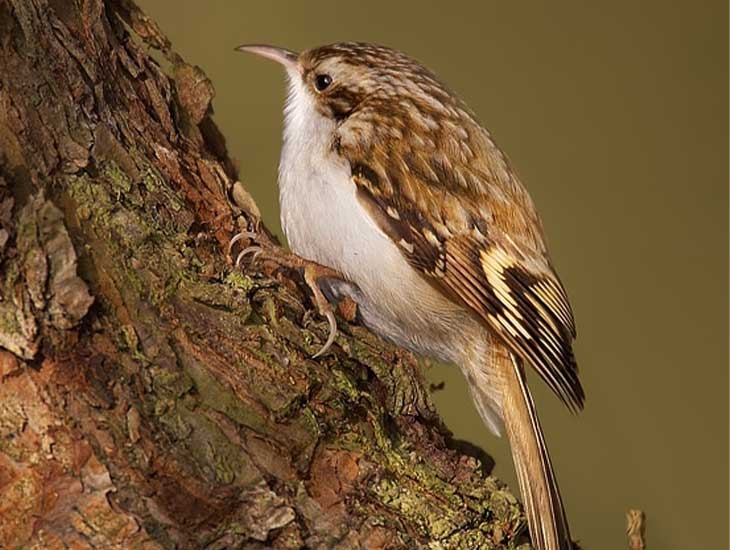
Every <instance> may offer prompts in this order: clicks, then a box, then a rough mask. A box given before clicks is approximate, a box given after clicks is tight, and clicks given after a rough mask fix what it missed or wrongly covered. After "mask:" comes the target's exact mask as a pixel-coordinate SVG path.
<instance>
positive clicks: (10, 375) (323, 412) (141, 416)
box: [0, 0, 525, 549]
mask: <svg viewBox="0 0 730 550" xmlns="http://www.w3.org/2000/svg"><path fill="white" fill-rule="evenodd" d="M152 50H157V51H159V53H160V55H161V58H162V59H164V60H165V62H166V64H167V63H169V67H170V69H169V71H170V73H171V76H168V74H167V73H166V72H165V71H163V70H162V69H161V67H160V66H159V65H158V63H157V62H155V61H154V60H153V59H152V58H151V57H150V51H152ZM212 97H213V86H212V84H211V83H210V81H209V80H208V79H207V78H206V76H205V74H204V73H203V72H202V71H201V70H200V69H199V68H197V67H193V66H190V65H188V64H186V63H185V62H184V61H183V60H182V59H181V58H180V57H179V56H178V55H177V54H175V53H174V52H173V51H172V50H171V46H170V43H169V41H168V40H167V38H165V36H164V35H163V34H162V33H161V32H160V30H159V29H158V28H157V26H156V25H155V24H154V23H153V22H152V21H151V20H150V19H148V18H147V17H146V16H144V15H143V14H142V13H141V12H140V11H139V10H138V9H137V7H136V6H135V5H134V4H133V3H131V2H129V1H127V0H108V1H106V2H102V1H101V0H52V1H51V0H49V1H46V0H0V547H2V548H44V549H45V548H64V547H69V546H70V547H73V548H221V549H222V548H259V547H271V548H282V549H283V548H302V547H308V548H419V547H428V548H513V547H516V546H517V545H518V543H519V542H520V541H521V542H524V535H521V534H520V533H524V531H525V529H524V518H523V517H522V516H521V513H520V508H519V505H518V504H517V501H516V499H515V498H514V497H513V496H512V494H511V493H510V492H509V491H508V490H507V489H506V488H505V487H504V486H503V485H501V484H500V483H499V482H497V481H496V480H495V479H493V478H491V477H489V476H488V475H487V473H485V471H484V468H482V467H481V465H480V463H479V461H478V460H477V459H476V458H474V457H472V456H467V455H464V454H461V453H460V452H458V451H457V450H454V449H452V448H449V436H448V433H447V432H446V430H445V429H444V427H443V425H442V423H441V421H440V420H439V419H438V417H437V415H436V414H435V412H434V409H433V406H432V405H431V403H430V401H429V398H428V396H427V393H426V390H425V384H424V379H423V377H422V375H421V374H420V373H419V370H418V367H417V365H416V363H415V362H414V360H413V359H412V358H411V357H410V356H409V355H408V354H405V353H402V352H400V351H398V350H396V349H393V348H392V347H391V346H389V345H387V344H384V343H383V342H382V341H380V340H379V339H377V338H375V337H374V336H372V335H371V334H369V333H368V332H367V331H366V330H365V329H363V328H362V327H359V326H357V325H350V324H347V323H345V322H343V321H341V322H340V335H339V337H338V339H337V342H336V344H335V346H334V349H333V351H332V352H331V353H329V354H327V355H326V356H325V357H324V358H321V359H319V360H312V359H311V355H312V353H314V352H315V351H316V350H317V349H318V348H319V346H320V345H321V343H322V341H323V339H324V338H325V337H326V330H327V328H326V323H323V322H321V320H320V319H319V318H318V317H317V316H316V315H314V314H313V313H312V312H311V310H310V304H309V302H308V299H307V297H306V296H307V294H306V292H304V291H303V290H302V287H301V281H300V278H299V277H298V275H297V274H296V273H292V272H287V271H283V270H281V269H278V268H277V267H276V266H274V265H268V264H263V265H260V266H255V268H251V269H247V270H245V271H244V272H241V271H238V270H235V269H234V268H232V266H231V263H230V260H229V259H227V258H226V254H225V252H226V246H227V243H228V240H229V239H230V237H231V236H232V235H233V234H234V233H235V232H236V231H237V230H239V229H240V228H244V227H247V226H249V225H250V224H258V223H259V220H258V214H257V209H256V206H255V203H254V202H253V200H252V199H251V198H250V196H249V195H248V193H247V192H246V190H245V187H244V186H243V185H242V184H241V183H240V182H238V180H237V174H236V169H235V167H234V164H233V163H232V162H231V160H230V159H229V157H228V154H227V152H226V149H225V144H224V140H223V138H222V136H221V135H220V133H219V131H218V130H217V128H216V126H215V125H214V123H213V122H212V119H211V108H210V102H211V99H212Z"/></svg>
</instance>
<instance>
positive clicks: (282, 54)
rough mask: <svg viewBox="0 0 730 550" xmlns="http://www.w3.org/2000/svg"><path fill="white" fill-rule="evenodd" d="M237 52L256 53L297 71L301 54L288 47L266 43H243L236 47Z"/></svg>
mask: <svg viewBox="0 0 730 550" xmlns="http://www.w3.org/2000/svg"><path fill="white" fill-rule="evenodd" d="M236 51H237V52H248V53H255V54H256V55H260V56H261V57H265V58H267V59H271V60H272V61H276V62H277V63H281V64H282V65H284V67H285V68H286V70H287V71H297V70H298V63H299V54H298V53H296V52H293V51H291V50H287V49H286V48H276V47H274V46H266V45H264V44H243V45H241V46H238V47H237V48H236Z"/></svg>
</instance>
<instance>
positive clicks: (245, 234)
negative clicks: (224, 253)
mask: <svg viewBox="0 0 730 550" xmlns="http://www.w3.org/2000/svg"><path fill="white" fill-rule="evenodd" d="M256 237H258V235H257V234H256V233H254V232H253V231H241V232H240V233H236V234H235V235H234V236H233V238H232V239H231V242H229V243H228V255H229V256H230V254H231V252H233V245H234V244H236V243H237V242H238V241H240V240H241V239H248V240H249V241H255V240H256Z"/></svg>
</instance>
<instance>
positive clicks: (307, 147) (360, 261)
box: [279, 78, 468, 361]
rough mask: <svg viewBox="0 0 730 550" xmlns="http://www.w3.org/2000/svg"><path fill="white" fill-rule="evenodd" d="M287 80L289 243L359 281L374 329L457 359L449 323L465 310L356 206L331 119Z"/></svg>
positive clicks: (284, 211) (284, 164)
mask: <svg viewBox="0 0 730 550" xmlns="http://www.w3.org/2000/svg"><path fill="white" fill-rule="evenodd" d="M290 81H291V82H290V97H289V101H288V103H287V108H286V112H285V114H286V120H285V128H284V146H283V149H282V155H281V162H280V166H279V199H280V206H281V222H282V226H283V228H284V233H285V234H286V237H287V240H288V242H289V246H290V247H291V249H292V250H293V251H294V252H295V253H296V254H298V255H300V256H302V257H304V258H306V259H309V260H312V261H315V262H317V263H320V264H322V265H326V266H328V267H331V268H333V269H335V270H337V271H339V272H340V273H342V274H343V276H344V277H345V278H346V279H347V280H349V281H351V282H353V283H355V284H356V285H357V286H358V287H359V290H360V292H359V293H357V295H356V296H353V298H354V299H355V300H356V301H357V302H358V305H359V308H360V314H361V315H362V317H363V320H364V322H365V323H366V324H367V325H368V326H369V327H370V328H371V329H372V330H374V331H375V332H377V333H379V334H380V335H381V336H384V337H386V338H388V339H390V340H392V341H394V342H396V343H397V344H399V345H401V346H404V347H407V348H409V349H411V350H413V351H415V352H417V353H420V354H424V355H430V356H435V357H437V358H440V359H442V360H447V361H455V360H456V359H457V358H456V357H454V355H453V349H454V347H455V346H453V345H452V344H453V342H451V341H450V339H451V338H452V336H451V334H452V333H453V331H452V330H448V328H449V325H450V326H451V327H453V326H458V325H454V324H453V323H462V324H463V323H465V322H467V321H465V317H468V314H467V313H466V312H465V311H464V310H463V309H462V308H461V307H460V306H457V305H456V304H454V303H452V302H451V301H450V300H447V299H446V298H444V297H443V296H442V295H441V294H440V293H438V292H437V291H435V290H434V289H433V287H432V286H431V285H430V284H429V283H427V282H426V281H425V280H424V279H423V278H422V277H421V276H420V275H419V274H418V273H417V272H416V271H415V270H414V269H413V268H411V267H410V265H409V264H408V263H407V261H406V259H405V258H404V256H403V255H402V253H401V251H400V250H399V249H398V248H397V246H396V244H395V243H393V241H391V239H390V238H389V237H388V236H387V235H385V233H383V232H382V231H381V230H380V228H379V227H378V226H377V225H376V224H375V222H374V221H373V220H372V219H371V217H370V216H369V214H368V213H367V212H366V211H365V209H364V208H363V207H362V206H361V204H360V202H359V201H358V199H357V197H356V187H355V184H354V183H353V182H352V180H351V178H350V175H351V174H350V167H349V164H348V163H347V162H345V161H344V160H342V159H341V158H339V157H338V156H337V154H336V153H335V152H334V151H332V147H331V143H332V136H333V134H334V124H333V122H331V121H330V120H328V119H326V118H325V117H323V116H322V115H320V114H319V113H318V112H317V111H316V110H315V108H314V105H313V102H312V99H311V98H310V96H309V93H308V92H307V91H306V90H304V89H303V88H302V86H301V84H300V83H299V82H300V79H299V78H296V79H290ZM437 319H438V321H439V322H438V323H435V320H437ZM437 325H445V326H443V328H444V330H443V331H440V330H438V326H437ZM457 347H458V346H457Z"/></svg>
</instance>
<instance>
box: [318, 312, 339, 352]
mask: <svg viewBox="0 0 730 550" xmlns="http://www.w3.org/2000/svg"><path fill="white" fill-rule="evenodd" d="M324 315H325V317H327V322H328V323H329V325H330V334H329V336H328V337H327V341H326V342H325V343H324V346H322V349H320V350H319V351H318V352H317V353H315V354H314V355H312V359H316V358H317V357H320V356H321V355H323V354H324V353H326V352H327V350H328V349H330V346H332V344H333V343H334V341H335V337H336V336H337V320H336V319H335V314H334V312H333V311H332V310H331V309H328V310H327V311H325V312H324Z"/></svg>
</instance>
